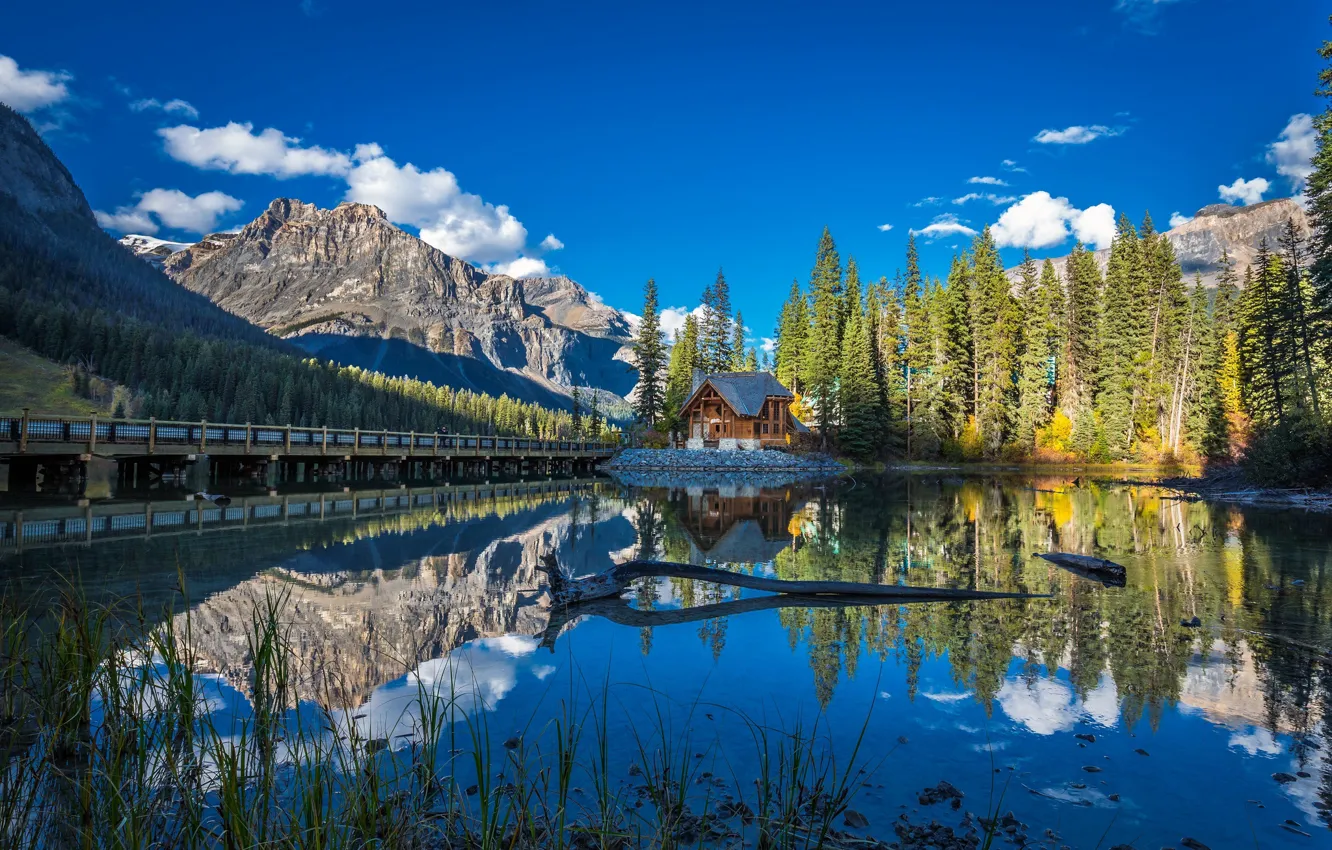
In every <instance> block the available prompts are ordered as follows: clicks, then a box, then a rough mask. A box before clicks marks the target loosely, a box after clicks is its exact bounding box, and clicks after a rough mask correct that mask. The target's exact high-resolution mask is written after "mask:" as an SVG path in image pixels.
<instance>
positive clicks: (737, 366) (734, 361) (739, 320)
mask: <svg viewBox="0 0 1332 850" xmlns="http://www.w3.org/2000/svg"><path fill="white" fill-rule="evenodd" d="M745 361H746V357H745V317H744V316H742V315H740V311H739V310H736V311H735V328H734V330H733V331H732V336H731V365H730V367H729V368H730V370H731V371H732V372H743V371H745ZM756 368H757V367H756ZM750 371H753V370H750Z"/></svg>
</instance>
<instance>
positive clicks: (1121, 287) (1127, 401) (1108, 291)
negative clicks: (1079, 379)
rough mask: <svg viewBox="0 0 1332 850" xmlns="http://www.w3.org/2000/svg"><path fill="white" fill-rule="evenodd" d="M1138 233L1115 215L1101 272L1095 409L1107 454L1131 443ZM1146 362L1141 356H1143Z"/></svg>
mask: <svg viewBox="0 0 1332 850" xmlns="http://www.w3.org/2000/svg"><path fill="white" fill-rule="evenodd" d="M1142 254H1143V245H1142V241H1141V240H1140V239H1139V238H1138V231H1137V229H1136V228H1135V227H1134V226H1133V224H1132V222H1130V221H1129V218H1128V216H1127V215H1124V214H1122V213H1121V214H1120V216H1119V221H1118V223H1117V225H1116V229H1115V238H1114V241H1113V242H1112V243H1111V245H1110V262H1109V264H1108V266H1107V268H1106V272H1105V292H1104V296H1103V299H1102V304H1103V312H1102V313H1101V322H1100V327H1099V328H1098V329H1097V331H1098V334H1099V338H1100V343H1101V345H1100V353H1101V357H1100V363H1099V365H1100V374H1099V375H1098V380H1097V384H1098V393H1097V395H1096V412H1097V413H1098V415H1099V416H1100V422H1101V428H1102V430H1103V432H1104V434H1105V440H1106V444H1107V446H1108V448H1109V451H1110V456H1111V458H1113V459H1115V460H1118V459H1121V458H1124V457H1127V456H1128V453H1129V450H1130V447H1131V445H1132V441H1133V432H1134V427H1133V402H1134V392H1135V382H1136V381H1137V380H1138V379H1139V378H1140V377H1141V376H1140V375H1139V374H1138V368H1139V364H1138V357H1139V355H1140V354H1141V353H1142V352H1143V345H1142V326H1143V318H1144V315H1143V314H1144V309H1145V306H1146V305H1145V304H1144V301H1145V294H1146V291H1147V288H1148V284H1147V280H1146V274H1147V263H1146V262H1145V261H1144V259H1143V256H1142ZM1144 362H1145V360H1144Z"/></svg>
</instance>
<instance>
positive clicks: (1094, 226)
mask: <svg viewBox="0 0 1332 850" xmlns="http://www.w3.org/2000/svg"><path fill="white" fill-rule="evenodd" d="M1069 226H1070V227H1072V228H1073V235H1074V236H1076V237H1077V238H1078V241H1080V242H1082V244H1084V245H1090V246H1092V247H1093V248H1109V247H1110V243H1111V242H1113V241H1115V208H1114V207H1112V206H1110V205H1109V204H1097V205H1095V206H1092V207H1087V208H1086V209H1085V210H1083V211H1082V212H1081V213H1079V214H1078V215H1077V216H1076V217H1075V218H1074V219H1073V220H1072V221H1071V222H1069Z"/></svg>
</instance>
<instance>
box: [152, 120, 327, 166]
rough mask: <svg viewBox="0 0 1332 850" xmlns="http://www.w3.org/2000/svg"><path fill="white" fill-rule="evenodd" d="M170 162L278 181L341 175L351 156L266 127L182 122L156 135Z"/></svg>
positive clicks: (161, 130)
mask: <svg viewBox="0 0 1332 850" xmlns="http://www.w3.org/2000/svg"><path fill="white" fill-rule="evenodd" d="M157 134H158V135H159V136H161V137H162V139H163V140H164V141H165V143H166V152H167V155H169V156H170V157H171V158H173V159H177V160H180V161H181V162H185V163H188V164H190V165H193V166H195V167H196V168H206V169H211V170H214V171H227V172H230V173H232V174H268V175H271V176H273V177H276V178H278V179H279V180H281V179H285V178H288V177H299V176H302V175H307V174H324V175H336V176H342V175H345V174H346V173H347V172H348V171H350V170H351V167H352V161H351V157H349V156H348V155H347V154H345V153H342V152H341V151H333V150H327V149H325V148H321V147H317V146H310V147H303V146H302V145H301V144H300V142H301V140H300V139H297V138H294V137H292V136H286V135H283V134H282V132H281V131H279V130H277V129H275V128H273V127H269V128H268V129H266V130H263V131H261V132H259V133H256V132H254V125H253V124H250V123H248V122H247V123H244V124H237V123H236V122H234V121H233V122H231V123H229V124H227V125H226V126H225V127H210V128H209V129H207V130H201V129H199V128H198V127H191V126H189V125H188V124H181V125H180V126H178V127H163V128H162V129H160V130H158V131H157Z"/></svg>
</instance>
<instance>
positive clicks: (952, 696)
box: [921, 691, 971, 703]
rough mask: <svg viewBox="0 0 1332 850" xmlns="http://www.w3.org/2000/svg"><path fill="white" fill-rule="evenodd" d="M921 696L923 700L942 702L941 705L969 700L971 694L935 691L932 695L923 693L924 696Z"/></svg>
mask: <svg viewBox="0 0 1332 850" xmlns="http://www.w3.org/2000/svg"><path fill="white" fill-rule="evenodd" d="M921 696H923V697H925V699H928V700H933V701H934V702H942V703H952V702H961V701H962V700H964V699H970V698H971V694H969V693H966V692H962V693H946V692H938V691H936V692H934V693H925V694H921Z"/></svg>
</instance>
